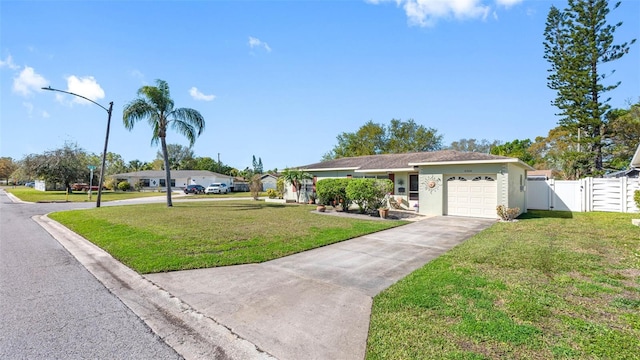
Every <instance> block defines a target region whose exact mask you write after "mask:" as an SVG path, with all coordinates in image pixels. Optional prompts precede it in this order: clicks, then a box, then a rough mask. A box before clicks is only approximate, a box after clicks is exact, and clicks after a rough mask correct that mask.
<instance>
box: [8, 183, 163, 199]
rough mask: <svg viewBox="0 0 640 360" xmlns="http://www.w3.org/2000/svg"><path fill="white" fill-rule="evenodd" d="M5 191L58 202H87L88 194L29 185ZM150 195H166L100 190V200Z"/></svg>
mask: <svg viewBox="0 0 640 360" xmlns="http://www.w3.org/2000/svg"><path fill="white" fill-rule="evenodd" d="M3 188H4V189H5V191H7V192H10V193H11V194H13V195H15V196H16V197H17V198H19V199H20V200H22V201H28V202H60V201H69V202H89V194H88V193H86V192H84V191H74V192H73V193H71V194H67V193H66V192H65V191H40V190H35V189H33V188H30V187H24V186H18V187H15V188H14V187H11V186H5V187H3ZM151 196H166V194H165V193H158V192H138V191H126V192H125V191H110V190H103V191H102V199H101V201H115V200H126V199H135V198H140V197H151ZM97 198H98V192H97V191H92V192H91V202H96V199H97Z"/></svg>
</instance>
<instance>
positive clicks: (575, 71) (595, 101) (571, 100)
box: [544, 0, 635, 175]
mask: <svg viewBox="0 0 640 360" xmlns="http://www.w3.org/2000/svg"><path fill="white" fill-rule="evenodd" d="M618 6H620V2H617V3H616V4H615V5H614V7H613V8H614V9H615V8H617V7H618ZM609 12H610V9H609V4H608V2H607V1H606V0H569V1H568V7H567V8H566V9H565V10H563V11H560V10H558V9H557V8H556V7H554V6H552V7H551V9H550V10H549V14H548V15H547V22H546V27H545V31H544V36H545V40H544V49H545V54H544V58H545V59H546V60H547V61H549V63H550V64H551V68H550V69H549V72H550V74H549V76H548V77H547V80H548V82H547V86H548V87H549V88H550V89H552V90H555V91H557V96H556V99H555V100H554V101H553V102H552V104H553V105H554V106H556V107H557V108H558V109H559V110H560V112H559V113H558V115H559V116H561V119H560V121H559V124H560V126H561V127H563V128H565V129H567V130H568V131H569V132H570V133H571V134H572V135H573V136H575V137H576V144H577V145H578V146H577V149H578V150H579V152H580V153H581V154H580V157H583V156H584V157H585V158H587V159H589V161H588V165H586V167H587V168H586V169H581V170H583V171H585V172H586V173H588V174H594V175H597V174H599V173H601V172H602V169H603V167H602V155H603V151H602V150H603V147H604V143H605V133H606V131H607V118H608V117H607V114H608V112H609V111H610V109H611V106H610V105H608V101H609V99H606V98H604V94H605V93H606V92H608V91H611V90H613V89H615V88H617V87H618V85H620V82H617V83H614V84H608V85H607V84H605V83H604V82H605V79H606V77H607V74H604V73H601V70H600V69H599V66H600V65H601V64H604V63H607V62H610V61H614V60H617V59H619V58H621V57H622V56H623V55H624V54H626V53H627V52H629V45H631V44H633V43H634V42H635V39H633V40H632V41H631V42H629V43H626V42H625V43H623V44H621V45H614V44H613V34H614V32H615V31H616V29H617V28H618V27H620V26H621V25H622V23H621V22H619V23H617V24H615V25H610V24H607V21H606V17H607V15H608V14H609ZM578 163H580V162H578ZM583 163H584V162H583Z"/></svg>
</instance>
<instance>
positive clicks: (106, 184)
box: [104, 179, 116, 190]
mask: <svg viewBox="0 0 640 360" xmlns="http://www.w3.org/2000/svg"><path fill="white" fill-rule="evenodd" d="M104 187H106V188H107V189H109V190H116V179H107V181H105V182H104Z"/></svg>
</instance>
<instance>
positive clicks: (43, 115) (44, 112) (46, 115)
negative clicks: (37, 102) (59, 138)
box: [41, 110, 51, 119]
mask: <svg viewBox="0 0 640 360" xmlns="http://www.w3.org/2000/svg"><path fill="white" fill-rule="evenodd" d="M41 115H42V117H43V118H45V119H48V118H50V117H51V115H49V113H48V112H46V111H44V110H42V114H41Z"/></svg>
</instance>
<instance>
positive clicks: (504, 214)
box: [496, 205, 520, 221]
mask: <svg viewBox="0 0 640 360" xmlns="http://www.w3.org/2000/svg"><path fill="white" fill-rule="evenodd" d="M496 211H497V212H498V216H499V217H500V219H501V220H502V221H513V219H515V218H516V216H518V215H519V214H520V208H519V207H514V208H509V207H506V206H504V205H498V206H497V207H496Z"/></svg>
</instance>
